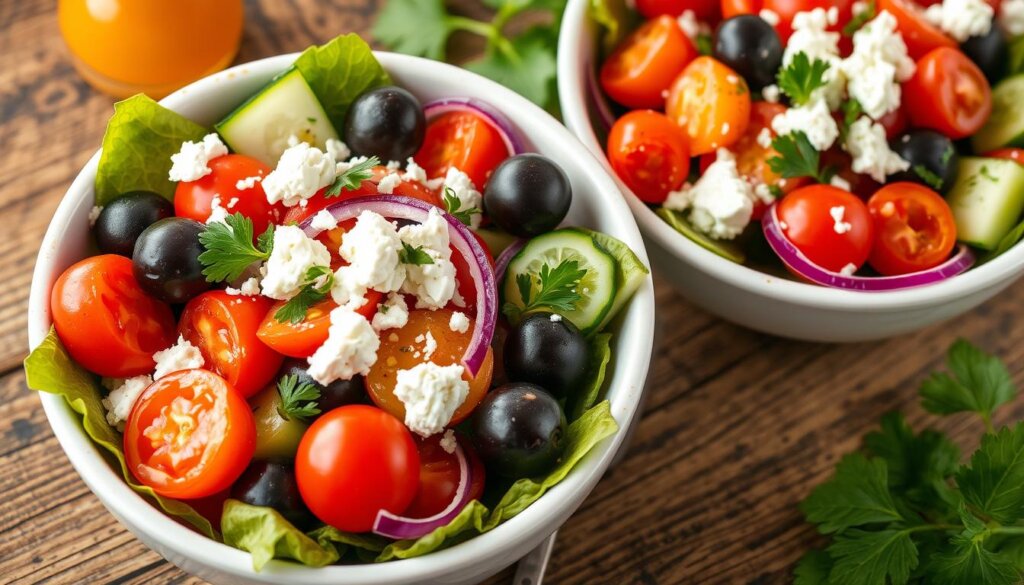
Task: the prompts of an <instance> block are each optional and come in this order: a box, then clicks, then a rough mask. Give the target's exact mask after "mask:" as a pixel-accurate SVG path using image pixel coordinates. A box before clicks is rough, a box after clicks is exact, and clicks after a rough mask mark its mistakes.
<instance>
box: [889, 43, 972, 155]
mask: <svg viewBox="0 0 1024 585" xmlns="http://www.w3.org/2000/svg"><path fill="white" fill-rule="evenodd" d="M904 101H905V104H906V111H907V114H908V115H909V116H910V122H911V124H912V125H914V126H917V127H921V128H931V129H933V130H937V131H939V132H941V133H943V134H945V135H946V136H948V137H949V138H950V139H952V140H959V139H961V138H966V137H968V136H970V135H972V134H974V133H975V132H977V131H978V130H980V129H981V127H982V126H983V125H984V124H985V122H986V121H987V120H988V117H989V115H990V114H991V113H992V88H991V86H989V83H988V80H987V79H985V74H983V73H982V72H981V69H978V66H977V65H975V64H974V62H972V61H971V60H970V59H968V58H967V56H966V55H964V54H963V53H961V52H960V51H959V50H957V49H950V48H945V47H943V48H939V49H935V50H934V51H932V52H930V53H928V54H927V55H925V56H924V57H923V58H922V59H921V60H920V61H918V62H917V71H916V72H915V73H914V77H912V78H911V79H910V81H908V82H907V83H906V84H905V85H904Z"/></svg>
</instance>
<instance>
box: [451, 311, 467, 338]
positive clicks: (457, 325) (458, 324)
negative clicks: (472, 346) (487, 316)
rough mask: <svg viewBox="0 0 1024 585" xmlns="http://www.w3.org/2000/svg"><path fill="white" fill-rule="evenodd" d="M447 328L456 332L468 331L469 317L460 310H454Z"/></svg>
mask: <svg viewBox="0 0 1024 585" xmlns="http://www.w3.org/2000/svg"><path fill="white" fill-rule="evenodd" d="M448 328H449V329H451V330H452V331H454V332H456V333H465V332H467V331H469V317H467V316H466V314H465V313H463V312H461V311H455V312H454V313H452V318H451V319H449V320H448Z"/></svg>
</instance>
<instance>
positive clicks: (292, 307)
mask: <svg viewBox="0 0 1024 585" xmlns="http://www.w3.org/2000/svg"><path fill="white" fill-rule="evenodd" d="M333 286H334V273H333V272H331V269H330V268H329V267H327V266H314V267H312V268H310V269H309V270H307V271H306V277H305V279H304V282H303V285H302V290H300V291H299V294H297V295H295V296H294V297H292V298H291V299H289V300H288V302H287V303H285V304H284V305H282V306H281V308H280V309H278V310H277V312H276V313H274V319H276V320H277V321H278V322H279V323H301V322H302V321H303V320H304V319H305V318H306V313H307V312H308V311H309V308H310V307H312V306H313V305H315V304H317V303H319V302H320V301H322V300H324V299H326V298H327V295H328V294H330V292H331V287H333Z"/></svg>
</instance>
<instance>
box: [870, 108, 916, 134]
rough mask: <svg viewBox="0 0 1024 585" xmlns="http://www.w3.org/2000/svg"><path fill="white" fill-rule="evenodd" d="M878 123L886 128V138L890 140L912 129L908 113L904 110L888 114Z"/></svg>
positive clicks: (896, 110) (898, 109) (899, 109)
mask: <svg viewBox="0 0 1024 585" xmlns="http://www.w3.org/2000/svg"><path fill="white" fill-rule="evenodd" d="M878 123H879V124H881V125H882V127H883V128H885V137H886V139H888V140H892V139H893V138H896V137H897V136H899V135H901V134H903V133H904V132H906V131H907V128H909V127H910V120H909V119H908V118H907V112H906V111H904V109H903V108H896V109H895V110H892V111H891V112H889V113H888V114H886V115H884V116H882V119H880V120H878Z"/></svg>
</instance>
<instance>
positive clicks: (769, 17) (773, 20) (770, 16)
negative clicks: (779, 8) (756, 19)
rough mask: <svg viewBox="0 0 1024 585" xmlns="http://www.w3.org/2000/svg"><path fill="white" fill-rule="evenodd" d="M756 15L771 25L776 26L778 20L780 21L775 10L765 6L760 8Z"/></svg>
mask: <svg viewBox="0 0 1024 585" xmlns="http://www.w3.org/2000/svg"><path fill="white" fill-rule="evenodd" d="M757 15H758V16H760V17H761V20H763V21H765V22H767V23H768V24H770V25H772V26H777V25H778V24H779V22H781V20H782V19H780V18H779V13H778V12H775V11H774V10H769V9H767V8H762V9H761V12H758V13H757Z"/></svg>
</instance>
